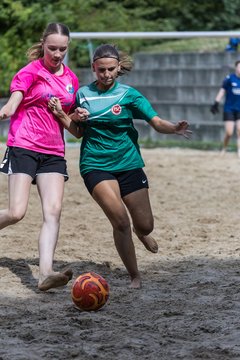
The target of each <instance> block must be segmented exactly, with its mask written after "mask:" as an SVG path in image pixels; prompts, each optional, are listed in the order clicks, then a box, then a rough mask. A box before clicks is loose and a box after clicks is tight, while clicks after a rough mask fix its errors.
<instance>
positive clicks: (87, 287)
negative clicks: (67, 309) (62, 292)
mask: <svg viewBox="0 0 240 360" xmlns="http://www.w3.org/2000/svg"><path fill="white" fill-rule="evenodd" d="M71 295H72V300H73V302H74V304H75V305H76V306H77V307H78V308H79V309H81V310H83V311H96V310H98V309H100V308H101V307H102V306H103V305H105V304H106V302H107V300H108V297H109V285H108V283H107V281H106V280H105V279H104V278H103V277H102V276H101V275H99V274H96V273H94V272H88V273H84V274H81V275H79V276H78V277H77V279H76V280H75V281H74V283H73V286H72V291H71Z"/></svg>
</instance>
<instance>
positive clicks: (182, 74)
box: [0, 52, 239, 141]
mask: <svg viewBox="0 0 240 360" xmlns="http://www.w3.org/2000/svg"><path fill="white" fill-rule="evenodd" d="M238 58H239V57H238V53H228V52H220V53H179V54H176V53H174V54H145V53H138V54H136V55H135V57H134V69H133V70H132V71H131V72H130V73H129V74H128V75H125V76H123V77H121V78H119V80H120V81H122V82H124V83H126V84H129V85H131V86H133V87H135V88H136V89H138V90H139V91H140V92H141V93H142V94H143V95H145V96H146V97H147V98H148V99H149V100H150V102H151V103H152V105H153V107H154V108H155V109H156V110H157V111H158V113H159V115H160V117H162V118H165V119H168V120H171V121H173V122H177V121H178V120H181V119H186V120H188V121H189V123H190V125H191V129H192V130H193V131H194V134H193V137H192V139H193V140H201V141H221V139H222V137H223V132H224V129H223V121H222V108H221V112H220V113H219V114H217V115H215V116H214V115H212V114H211V113H210V111H209V108H210V105H211V104H212V102H213V101H214V98H215V96H216V93H217V91H218V90H219V88H220V86H221V84H222V81H223V78H224V77H225V76H226V75H227V74H228V73H229V72H231V71H233V69H234V62H235V61H236V60H237V59H238ZM77 73H78V76H79V79H80V83H81V85H84V84H88V83H90V82H91V81H93V80H94V75H93V74H92V72H91V70H90V69H79V70H78V72H77ZM4 101H6V100H5V99H2V100H0V106H1V103H3V102H4ZM135 124H136V127H137V129H138V131H139V135H140V137H141V138H151V139H153V140H158V139H164V138H166V137H167V138H176V137H175V136H174V137H173V136H169V135H167V136H166V135H162V134H158V133H156V132H155V131H153V130H152V129H151V127H150V126H148V125H146V123H145V122H144V121H138V120H136V121H135ZM7 129H8V122H6V121H5V122H1V123H0V135H5V134H6V133H7Z"/></svg>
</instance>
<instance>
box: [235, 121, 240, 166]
mask: <svg viewBox="0 0 240 360" xmlns="http://www.w3.org/2000/svg"><path fill="white" fill-rule="evenodd" d="M236 131H237V154H238V158H239V159H240V120H237V121H236Z"/></svg>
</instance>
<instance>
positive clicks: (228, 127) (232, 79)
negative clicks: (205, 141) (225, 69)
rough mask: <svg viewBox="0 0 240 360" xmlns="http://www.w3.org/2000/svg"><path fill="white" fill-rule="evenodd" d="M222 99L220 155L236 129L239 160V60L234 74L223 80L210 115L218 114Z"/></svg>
mask: <svg viewBox="0 0 240 360" xmlns="http://www.w3.org/2000/svg"><path fill="white" fill-rule="evenodd" d="M223 98H225V100H224V106H223V121H224V124H225V136H224V140H223V149H222V154H224V153H225V152H226V150H227V147H228V144H229V141H230V139H231V137H232V135H233V133H234V129H235V127H236V133H237V149H238V157H239V158H240V60H237V61H236V62H235V72H234V73H231V74H229V75H227V76H226V77H225V79H224V80H223V83H222V87H221V88H220V90H219V91H218V93H217V96H216V98H215V101H214V103H213V104H212V106H211V108H210V111H211V112H212V114H214V115H215V114H216V113H218V112H219V103H220V102H221V100H222V99H223Z"/></svg>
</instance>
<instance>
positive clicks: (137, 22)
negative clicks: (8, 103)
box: [0, 0, 240, 96]
mask: <svg viewBox="0 0 240 360" xmlns="http://www.w3.org/2000/svg"><path fill="white" fill-rule="evenodd" d="M239 10H240V0H231V1H229V0H218V1H209V0H195V1H192V0H174V1H169V0H122V1H120V2H119V1H115V0H108V1H106V0H88V1H86V0H71V1H68V0H51V2H49V0H15V1H13V0H2V1H1V2H0V22H1V29H0V34H1V36H0V49H1V52H0V96H7V95H8V93H9V85H10V81H11V79H12V77H13V75H14V74H15V72H16V71H17V70H18V69H20V68H21V67H22V66H24V65H25V64H26V62H27V58H26V55H25V54H26V51H27V49H28V48H29V47H30V46H31V45H32V44H33V43H35V42H37V41H39V39H40V38H41V34H42V32H43V30H44V28H45V26H46V25H47V24H48V23H49V22H55V21H58V22H63V23H65V24H67V25H68V26H69V28H70V29H71V31H72V32H92V31H94V32H97V31H99V32H100V31H103V32H104V31H191V30H192V31H194V30H195V31H202V30H208V31H211V30H234V29H239V28H240V18H239ZM103 41H104V40H102V39H98V40H94V41H92V42H91V43H90V42H88V41H87V39H86V40H85V41H83V40H82V41H79V40H73V41H72V42H71V45H70V63H69V64H70V66H71V67H72V68H73V69H74V68H77V67H83V66H89V53H90V50H91V47H93V48H95V47H96V46H98V45H99V44H100V43H102V42H103ZM107 41H108V42H111V43H116V42H117V45H118V47H119V48H121V49H122V50H124V51H127V52H128V53H130V54H133V53H134V52H136V51H139V50H140V49H143V48H144V47H145V46H147V45H148V46H149V45H153V44H156V43H158V44H159V43H164V41H161V40H157V41H156V40H150V39H148V40H142V39H131V40H125V39H120V40H117V41H116V40H114V39H108V40H107ZM173 43H174V41H173ZM175 44H176V42H175Z"/></svg>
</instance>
